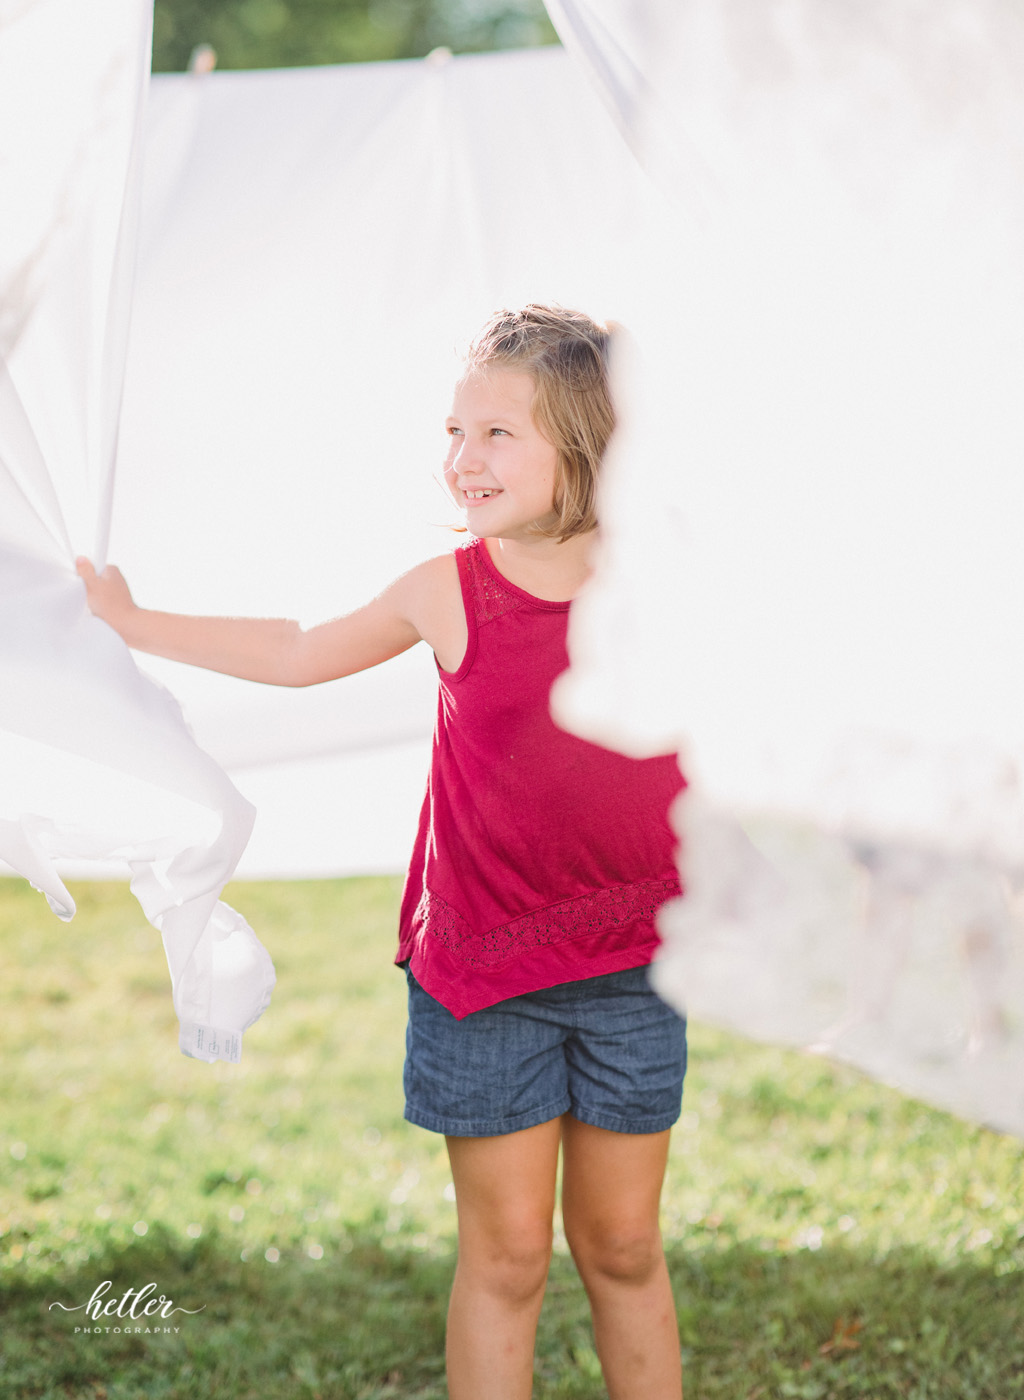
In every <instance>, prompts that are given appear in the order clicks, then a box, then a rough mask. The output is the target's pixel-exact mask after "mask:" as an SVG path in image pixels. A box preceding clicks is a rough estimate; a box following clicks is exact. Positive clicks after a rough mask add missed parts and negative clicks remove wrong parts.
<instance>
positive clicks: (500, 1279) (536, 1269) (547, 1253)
mask: <svg viewBox="0 0 1024 1400" xmlns="http://www.w3.org/2000/svg"><path fill="white" fill-rule="evenodd" d="M551 1244H552V1229H551V1225H550V1223H548V1222H533V1223H530V1224H526V1225H522V1224H521V1225H519V1226H516V1225H514V1224H512V1223H511V1222H510V1223H509V1224H508V1225H507V1226H505V1228H495V1227H493V1226H492V1228H490V1229H488V1230H486V1231H473V1232H471V1233H469V1234H468V1235H467V1234H466V1233H464V1232H460V1235H459V1269H460V1270H462V1271H463V1272H465V1273H467V1274H468V1275H469V1276H470V1277H471V1279H472V1281H473V1284H474V1286H475V1287H479V1288H481V1289H483V1290H484V1291H486V1292H487V1293H489V1294H491V1296H497V1297H500V1298H502V1299H504V1300H505V1301H506V1302H508V1303H512V1304H515V1303H526V1302H528V1301H530V1300H531V1299H533V1298H535V1297H536V1295H537V1293H538V1292H539V1291H542V1290H543V1288H544V1285H545V1284H546V1282H547V1276H548V1268H549V1266H550V1263H551Z"/></svg>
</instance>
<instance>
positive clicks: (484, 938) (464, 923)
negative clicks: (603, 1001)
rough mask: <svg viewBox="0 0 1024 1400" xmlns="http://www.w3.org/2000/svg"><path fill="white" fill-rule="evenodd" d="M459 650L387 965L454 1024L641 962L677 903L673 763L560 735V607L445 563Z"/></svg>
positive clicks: (483, 560)
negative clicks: (405, 974)
mask: <svg viewBox="0 0 1024 1400" xmlns="http://www.w3.org/2000/svg"><path fill="white" fill-rule="evenodd" d="M455 557H456V561H457V563H458V569H459V579H460V582H461V585H462V597H463V602H464V604H465V608H466V622H467V624H468V628H469V643H468V646H467V648H466V655H465V657H464V659H463V662H462V665H461V666H460V667H459V669H458V670H457V671H443V670H440V667H439V668H438V669H439V673H440V696H439V701H438V711H437V728H436V730H435V733H434V749H433V756H432V760H431V768H430V777H429V780H428V784H427V795H426V799H425V800H424V803H423V809H422V811H421V813H420V824H419V831H418V833H417V837H416V844H415V847H414V849H413V855H412V862H411V865H410V868H409V874H408V878H407V880H406V885H405V893H404V896H403V900H402V912H401V920H400V937H399V949H398V956H397V958H396V962H399V963H406V962H408V963H409V965H410V967H411V969H412V973H413V976H414V977H415V978H416V980H417V981H418V982H419V984H420V985H421V986H422V987H423V988H424V989H425V990H426V991H428V992H429V993H430V995H431V996H433V997H434V998H436V1000H438V1001H439V1002H441V1003H442V1005H444V1006H446V1007H447V1008H448V1010H449V1011H451V1012H452V1013H453V1014H454V1015H455V1016H456V1017H458V1018H459V1019H460V1020H461V1019H462V1017H464V1016H467V1015H469V1014H470V1012H472V1011H479V1010H480V1009H482V1008H483V1007H485V1006H492V1005H494V1003H495V1002H498V1001H503V1000H505V998H507V997H514V996H519V995H520V994H521V993H523V992H531V991H537V990H539V989H540V988H542V987H553V986H555V985H556V984H557V983H560V982H575V981H578V980H580V979H581V978H584V977H596V976H598V975H600V974H602V973H606V972H620V971H623V970H624V969H626V968H631V967H640V966H643V965H644V964H646V963H648V962H650V960H651V958H652V956H653V954H654V950H655V949H656V947H657V946H658V935H657V932H656V930H655V927H654V915H655V913H656V911H657V910H658V908H659V906H660V905H661V904H662V903H663V902H664V901H665V899H667V898H668V897H669V896H671V895H673V894H678V893H679V878H678V875H677V873H676V868H675V862H674V859H673V854H674V850H675V836H674V834H673V832H672V829H671V827H670V826H669V822H668V808H669V805H670V804H671V802H672V801H673V799H674V798H675V797H676V796H677V794H678V793H679V792H680V790H681V789H682V788H683V786H684V781H683V778H682V776H681V774H680V772H679V767H678V764H677V762H676V760H675V757H674V756H673V755H668V756H665V757H662V758H647V759H633V758H627V757H625V756H624V755H622V754H617V753H612V752H610V751H609V750H608V749H603V748H600V747H599V746H598V745H596V744H591V743H588V742H586V741H585V740H583V739H578V738H576V737H575V736H574V735H571V734H567V733H565V731H564V730H561V729H559V728H557V726H556V725H555V723H554V721H553V720H552V718H551V715H550V713H549V709H548V697H549V694H550V691H551V686H552V683H553V682H554V680H555V678H556V676H558V675H559V674H560V673H561V672H562V671H564V670H565V669H566V667H567V666H568V664H569V663H568V655H567V652H566V628H567V625H568V614H569V604H568V603H553V602H548V601H546V600H544V599H542V598H534V597H533V596H532V594H529V593H526V592H524V591H523V590H522V589H521V588H517V587H515V585H514V584H511V583H509V582H508V580H507V579H505V578H503V577H502V576H501V574H499V573H498V571H497V569H496V567H495V565H494V563H493V562H492V560H491V557H490V554H489V552H488V549H487V545H486V544H485V543H484V542H483V541H482V540H477V539H474V540H471V541H470V542H469V543H468V544H467V545H464V546H463V547H462V548H460V549H459V550H458V551H457V552H456V556H455Z"/></svg>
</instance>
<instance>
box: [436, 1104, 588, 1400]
mask: <svg viewBox="0 0 1024 1400" xmlns="http://www.w3.org/2000/svg"><path fill="white" fill-rule="evenodd" d="M560 1136H561V1120H560V1119H558V1118H554V1119H552V1120H551V1121H550V1122H548V1123H540V1124H538V1125H537V1127H535V1128H525V1129H523V1131H521V1132H518V1133H508V1134H506V1135H504V1136H502V1137H488V1138H465V1137H450V1138H448V1139H447V1142H448V1157H449V1160H450V1162H451V1167H452V1179H453V1181H454V1182H455V1200H456V1204H457V1207H458V1215H459V1258H458V1263H457V1265H456V1269H455V1283H454V1285H453V1287H452V1296H451V1302H450V1304H449V1307H448V1341H447V1360H448V1394H449V1397H450V1400H529V1397H530V1394H531V1392H532V1390H533V1349H534V1340H535V1337H536V1332H537V1318H538V1316H539V1314H540V1305H541V1302H542V1301H543V1298H544V1287H545V1284H546V1282H547V1275H548V1265H549V1263H550V1260H551V1239H552V1216H553V1214H554V1209H555V1178H556V1173H557V1168H558V1145H559V1139H560Z"/></svg>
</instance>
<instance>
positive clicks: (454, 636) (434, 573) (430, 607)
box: [387, 552, 468, 671]
mask: <svg viewBox="0 0 1024 1400" xmlns="http://www.w3.org/2000/svg"><path fill="white" fill-rule="evenodd" d="M387 591H388V593H389V594H391V596H392V598H393V600H394V603H395V605H396V606H397V607H398V608H400V610H401V611H402V612H403V613H404V615H405V616H406V617H407V618H408V619H409V621H410V622H411V623H412V625H413V626H414V627H415V628H416V631H417V632H418V633H419V635H420V636H421V637H422V638H423V640H424V641H425V642H426V643H427V645H428V646H430V647H432V648H433V650H434V653H435V655H436V656H437V659H438V662H439V663H440V665H441V666H442V667H443V668H444V669H445V670H446V671H454V670H457V669H458V665H459V662H460V661H461V659H462V656H463V655H464V654H465V650H466V643H467V639H468V633H467V628H466V616H465V610H464V608H463V605H462V588H461V585H460V583H459V569H458V564H457V563H456V560H455V554H454V553H453V552H449V553H447V554H439V555H436V556H435V557H434V558H433V559H425V560H424V561H423V563H422V564H417V565H416V566H415V567H414V568H412V569H410V570H409V572H408V573H406V574H403V575H402V576H401V578H397V579H396V580H395V581H394V583H393V584H391V586H390V587H389V588H388V590H387Z"/></svg>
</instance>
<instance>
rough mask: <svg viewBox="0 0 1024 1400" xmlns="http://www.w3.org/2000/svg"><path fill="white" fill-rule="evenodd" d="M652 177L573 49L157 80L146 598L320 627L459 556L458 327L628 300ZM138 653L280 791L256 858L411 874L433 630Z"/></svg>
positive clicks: (223, 749) (138, 522) (300, 871)
mask: <svg viewBox="0 0 1024 1400" xmlns="http://www.w3.org/2000/svg"><path fill="white" fill-rule="evenodd" d="M497 95H500V100H495V99H496V96H497ZM641 184H642V180H641V175H640V172H639V170H638V167H637V166H636V163H635V161H634V160H633V159H632V157H631V156H630V154H629V152H628V150H627V148H626V147H625V145H624V143H623V142H622V140H621V138H620V137H619V136H618V134H617V132H616V130H615V127H614V124H613V122H612V120H611V119H610V118H609V116H608V115H607V114H606V112H605V110H604V108H603V106H602V103H601V101H600V98H599V97H598V96H597V95H596V94H595V93H594V92H593V91H592V90H591V88H590V86H589V84H588V82H587V80H586V77H585V75H583V74H582V73H578V72H577V71H576V70H575V68H574V67H573V65H572V63H571V61H570V59H569V57H568V55H567V54H565V53H564V52H563V51H562V50H560V49H541V50H533V51H527V52H521V53H499V54H487V55H480V56H467V57H461V58H454V59H446V58H445V57H444V56H443V55H438V56H436V57H434V58H432V59H427V60H424V61H411V62H398V63H381V64H366V65H357V66H347V67H325V68H316V69H309V70H286V71H281V72H257V73H230V72H226V73H214V74H211V75H206V76H202V77H199V76H193V75H182V76H164V77H158V78H155V79H154V80H153V84H152V88H151V101H150V108H149V112H148V118H147V141H146V160H145V179H144V199H143V215H142V234H141V240H140V254H139V273H138V290H137V296H136V301H135V307H134V313H133V324H132V340H131V347H130V354H129V361H128V373H127V382H126V389H125V409H124V418H123V426H122V440H121V456H120V466H119V476H118V495H117V501H116V508H115V511H114V526H113V546H112V558H115V559H116V560H117V561H118V563H119V564H120V565H121V566H122V567H123V568H124V570H125V572H126V574H127V576H128V578H129V580H130V581H131V583H132V586H133V588H134V589H135V592H136V595H137V596H138V597H139V599H140V600H141V601H143V602H148V603H150V604H151V605H153V606H158V607H164V608H171V609H178V610H182V611H190V612H197V611H198V612H222V613H229V614H230V613H239V614H242V613H246V614H251V613H256V614H264V615H272V616H298V617H300V618H302V619H304V620H310V621H312V620H319V619H322V618H324V617H329V616H334V615H337V614H338V613H341V612H344V611H346V610H347V609H349V608H351V607H354V606H357V605H358V604H360V603H362V602H365V601H366V600H367V599H368V598H370V597H372V596H373V594H374V593H375V592H376V591H377V590H378V589H380V588H381V587H383V586H384V585H385V584H386V583H388V582H390V580H391V579H393V578H395V577H396V576H397V575H398V574H400V573H402V572H404V571H405V570H406V569H408V568H410V567H411V566H412V565H414V564H415V563H417V562H418V561H419V560H420V559H423V558H425V557H428V556H430V555H432V554H438V553H441V552H443V551H444V550H447V549H450V548H452V547H453V545H454V544H455V543H457V541H458V539H459V537H458V536H456V535H453V534H452V531H451V528H450V527H451V525H452V524H453V523H454V521H455V511H454V508H453V506H452V504H451V502H450V500H449V499H448V497H447V494H446V493H445V492H444V490H443V489H442V487H441V484H440V467H441V463H442V461H443V456H444V451H445V447H446V442H445V438H444V432H443V423H444V417H445V414H446V413H447V409H448V404H449V402H450V393H451V388H452V384H453V381H454V379H455V377H456V375H457V353H458V351H459V349H460V348H462V347H464V345H465V344H466V342H467V341H468V339H469V338H470V336H471V335H472V334H473V332H474V331H475V330H476V329H477V328H478V326H479V325H480V324H481V323H482V322H483V320H484V319H485V317H486V316H487V315H488V314H489V313H490V312H491V311H492V310H494V309H495V307H497V306H499V305H502V304H519V303H521V302H523V301H526V300H530V299H534V300H536V299H545V298H546V299H551V300H560V301H563V302H565V303H566V304H569V305H573V304H577V303H578V304H582V305H584V306H587V307H593V308H595V310H596V311H597V313H598V314H611V313H614V311H615V310H616V302H615V295H616V293H615V288H616V286H617V284H618V282H619V281H620V280H621V276H622V272H623V268H622V260H621V250H622V249H623V247H624V243H625V238H626V232H627V229H628V227H629V225H630V221H631V206H632V205H633V203H635V201H636V200H637V199H638V198H639V191H640V188H641ZM141 664H142V665H143V667H144V669H145V670H146V671H147V672H152V674H154V675H158V676H159V677H160V678H161V679H162V680H163V681H164V682H165V683H166V684H167V685H169V686H170V687H171V688H172V689H173V691H174V693H175V695H176V696H177V697H178V698H179V699H180V700H181V702H182V703H183V705H184V706H185V710H186V713H187V714H188V717H189V722H190V724H191V725H192V727H193V730H194V732H195V733H196V736H197V738H198V740H199V742H200V743H201V744H202V746H203V747H204V748H206V749H207V750H208V751H209V752H210V753H212V754H213V755H214V756H215V757H216V758H217V759H218V760H219V761H220V762H221V763H223V764H224V765H225V767H226V768H227V769H228V771H229V772H230V773H231V774H232V776H233V777H234V778H235V779H236V781H237V782H238V784H239V786H240V787H241V788H242V790H243V791H244V792H245V793H246V794H247V795H248V796H249V797H250V798H251V799H252V800H253V801H254V802H255V803H256V805H257V807H258V810H259V816H258V819H257V823H256V828H255V832H254V836H253V840H252V843H251V844H250V847H249V849H248V851H247V852H246V854H245V856H243V857H242V860H241V862H240V864H239V872H240V873H241V874H251V875H271V874H272V875H292V876H295V875H332V874H342V873H358V872H360V871H364V872H365V871H379V870H393V871H400V870H402V869H403V868H404V866H405V864H406V861H407V859H408V853H409V851H410V850H411V847H412V839H413V834H414V831H415V822H416V816H417V813H418V811H419V806H420V803H421V801H422V795H423V787H424V782H425V775H426V769H427V758H428V748H429V737H430V734H431V731H432V728H433V722H434V711H435V704H436V700H435V695H436V672H435V669H434V665H433V658H432V657H431V655H430V653H429V651H428V650H427V649H426V648H424V647H420V648H417V649H415V650H414V651H413V652H411V653H408V654H407V655H405V656H403V657H399V658H397V659H396V660H395V661H392V662H389V663H388V665H387V666H385V667H382V668H380V669H378V670H376V671H373V672H369V673H366V674H364V675H361V676H355V677H350V678H348V679H346V680H343V681H339V682H336V683H334V684H331V685H327V686H319V687H315V688H313V689H311V690H309V691H284V690H279V689H274V688H272V687H265V686H258V685H253V684H250V683H247V682H244V681H235V680H232V679H230V678H228V677H224V676H218V675H212V674H210V673H202V672H198V671H194V670H191V669H190V668H187V667H183V666H178V665H175V664H174V663H170V662H167V663H163V662H160V661H157V660H156V659H154V658H150V657H146V658H143V659H142V662H141Z"/></svg>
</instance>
